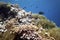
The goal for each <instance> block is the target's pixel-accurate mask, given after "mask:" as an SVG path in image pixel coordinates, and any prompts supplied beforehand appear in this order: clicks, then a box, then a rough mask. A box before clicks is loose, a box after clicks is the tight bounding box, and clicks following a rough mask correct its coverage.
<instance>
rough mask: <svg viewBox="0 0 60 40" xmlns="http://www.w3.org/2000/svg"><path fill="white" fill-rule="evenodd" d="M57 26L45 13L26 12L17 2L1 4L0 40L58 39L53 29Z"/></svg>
mask: <svg viewBox="0 0 60 40" xmlns="http://www.w3.org/2000/svg"><path fill="white" fill-rule="evenodd" d="M56 27H57V26H56V24H55V23H54V22H52V21H50V20H48V19H47V18H46V17H45V16H43V15H40V14H32V12H26V11H25V10H24V9H22V8H19V7H18V6H17V5H15V4H7V3H1V4H0V40H57V39H56V36H58V35H56V36H55V35H54V33H52V32H53V30H52V31H51V29H53V28H56ZM57 34H58V33H57ZM54 36H55V37H54ZM58 40H59V39H58Z"/></svg>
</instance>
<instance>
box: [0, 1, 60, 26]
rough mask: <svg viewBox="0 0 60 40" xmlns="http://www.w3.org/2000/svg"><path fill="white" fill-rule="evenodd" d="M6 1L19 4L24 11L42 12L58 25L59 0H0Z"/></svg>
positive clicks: (59, 20) (59, 21)
mask: <svg viewBox="0 0 60 40" xmlns="http://www.w3.org/2000/svg"><path fill="white" fill-rule="evenodd" d="M0 1H4V2H8V3H12V4H13V3H14V4H16V3H17V4H19V5H20V7H22V8H25V10H26V11H32V12H33V13H38V12H39V11H42V12H44V15H45V16H46V17H47V18H48V19H50V20H52V21H54V22H55V23H56V24H57V25H58V26H60V0H0Z"/></svg>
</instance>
